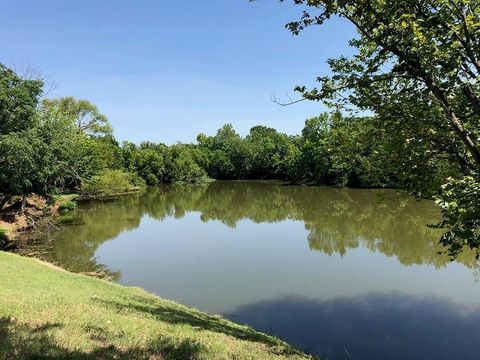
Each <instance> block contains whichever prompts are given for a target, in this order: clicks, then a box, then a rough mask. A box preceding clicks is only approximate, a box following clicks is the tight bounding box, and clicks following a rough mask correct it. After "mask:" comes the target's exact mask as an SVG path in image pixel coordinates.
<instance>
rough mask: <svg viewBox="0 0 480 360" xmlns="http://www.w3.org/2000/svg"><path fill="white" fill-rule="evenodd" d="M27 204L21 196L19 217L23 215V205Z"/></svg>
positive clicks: (23, 196) (25, 198)
mask: <svg viewBox="0 0 480 360" xmlns="http://www.w3.org/2000/svg"><path fill="white" fill-rule="evenodd" d="M26 204H27V197H26V196H25V195H22V200H21V202H20V216H23V215H25V205H26Z"/></svg>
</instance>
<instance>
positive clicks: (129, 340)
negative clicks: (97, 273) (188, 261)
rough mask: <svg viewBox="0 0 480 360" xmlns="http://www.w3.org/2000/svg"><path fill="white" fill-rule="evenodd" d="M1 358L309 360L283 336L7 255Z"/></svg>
mask: <svg viewBox="0 0 480 360" xmlns="http://www.w3.org/2000/svg"><path fill="white" fill-rule="evenodd" d="M0 274H1V280H0V359H31V358H35V359H41V358H48V359H192V360H193V359H309V357H308V356H306V355H303V354H302V353H299V352H297V351H296V350H294V349H293V348H291V347H290V346H288V345H287V344H285V343H284V342H282V341H280V340H279V339H276V338H273V337H270V336H267V335H265V334H262V333H259V332H256V331H254V330H252V329H251V328H249V327H246V326H241V325H237V324H234V323H232V322H230V321H227V320H225V319H223V318H221V317H217V316H211V315H207V314H205V313H202V312H200V311H198V310H195V309H192V308H188V307H186V306H183V305H180V304H177V303H175V302H171V301H167V300H163V299H161V298H158V297H156V296H154V295H151V294H149V293H147V292H146V291H144V290H142V289H138V288H127V287H122V286H120V285H117V284H113V283H109V282H106V281H103V280H98V279H94V278H90V277H86V276H83V275H78V274H72V273H69V272H66V271H63V270H60V269H58V268H55V267H53V266H51V265H49V264H46V263H42V262H40V261H37V260H34V259H29V258H24V257H20V256H18V255H15V254H10V253H5V252H0Z"/></svg>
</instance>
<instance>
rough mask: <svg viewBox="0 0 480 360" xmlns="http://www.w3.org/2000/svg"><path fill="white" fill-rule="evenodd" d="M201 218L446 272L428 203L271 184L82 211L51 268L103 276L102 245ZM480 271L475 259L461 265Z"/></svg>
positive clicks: (156, 196) (179, 188)
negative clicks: (144, 222)
mask: <svg viewBox="0 0 480 360" xmlns="http://www.w3.org/2000/svg"><path fill="white" fill-rule="evenodd" d="M191 211H196V212H200V214H201V215H200V216H201V219H202V221H204V222H208V221H210V220H219V221H221V222H222V223H224V224H226V225H227V226H229V227H232V228H234V227H235V226H236V224H237V222H238V221H240V220H242V219H250V220H251V221H253V222H255V223H264V222H269V223H271V222H278V221H283V220H287V219H290V220H299V221H303V222H304V223H305V228H306V229H307V230H308V231H309V235H308V242H309V245H310V248H311V249H314V250H318V251H322V252H324V253H326V254H329V255H331V254H334V253H339V254H341V255H343V254H345V253H346V252H347V251H348V249H353V248H357V247H360V246H364V247H367V248H368V249H370V250H371V251H379V252H381V253H384V254H385V255H387V256H396V257H397V258H398V259H399V261H400V262H401V263H402V264H405V265H410V264H431V265H435V266H444V265H445V264H447V263H448V261H449V260H448V258H447V257H444V256H439V255H438V254H437V252H438V251H440V250H442V248H441V246H440V245H439V244H438V239H439V233H438V231H435V230H432V229H430V228H428V227H427V226H426V224H431V223H435V222H436V221H437V219H438V212H437V209H436V207H435V205H434V204H433V203H432V202H429V201H417V200H416V199H414V198H412V197H406V196H402V195H398V194H397V193H396V192H395V191H390V190H358V189H336V188H324V187H302V186H284V185H281V184H272V183H267V182H214V183H210V184H202V185H197V186H193V185H165V186H160V187H158V188H155V189H151V190H149V191H147V192H145V193H143V194H137V195H132V196H127V197H122V198H119V199H117V200H115V201H110V202H96V203H89V204H86V205H84V206H82V207H81V211H79V212H78V214H77V215H76V216H75V217H74V219H73V220H72V221H71V223H70V225H68V226H66V227H65V229H63V230H62V231H61V232H60V233H57V234H53V235H49V237H50V238H51V237H52V236H55V239H54V241H51V246H52V247H53V248H52V249H51V251H49V252H50V253H51V255H50V257H51V258H50V259H49V260H53V261H55V262H57V263H60V264H63V265H64V266H66V267H67V268H68V269H69V270H72V271H97V270H98V266H100V265H98V264H97V263H96V261H95V258H94V256H95V252H96V250H97V248H98V247H99V245H100V244H102V243H103V242H105V241H107V240H109V239H113V238H115V237H116V236H118V235H119V234H120V233H122V232H124V231H129V230H132V229H135V228H137V227H138V226H139V225H140V220H141V218H142V217H143V216H149V217H151V218H153V219H157V220H162V219H164V218H166V217H175V218H182V217H183V216H185V214H186V213H188V212H191ZM459 261H461V262H462V263H464V264H466V265H467V266H473V264H474V263H475V262H474V258H473V256H471V255H470V254H464V255H463V257H461V258H460V259H459Z"/></svg>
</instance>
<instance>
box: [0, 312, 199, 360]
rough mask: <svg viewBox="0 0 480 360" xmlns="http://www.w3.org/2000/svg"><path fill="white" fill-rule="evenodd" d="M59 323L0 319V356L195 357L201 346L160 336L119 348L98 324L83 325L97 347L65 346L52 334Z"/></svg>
mask: <svg viewBox="0 0 480 360" xmlns="http://www.w3.org/2000/svg"><path fill="white" fill-rule="evenodd" d="M62 327H63V325H62V324H59V323H45V324H42V325H37V326H30V325H27V324H22V323H19V322H17V321H16V320H14V319H11V318H0V359H1V360H4V359H5V360H7V359H8V360H10V359H54V360H57V359H58V360H60V359H87V360H90V359H92V360H93V359H102V360H103V359H149V360H154V359H165V360H180V359H181V360H184V359H185V360H195V359H197V358H198V354H199V353H200V352H201V350H202V348H203V347H202V345H200V344H197V343H195V342H194V341H192V340H184V341H182V342H181V343H180V344H173V343H171V342H169V341H168V340H166V339H163V338H159V339H157V340H155V341H152V342H151V343H149V344H148V345H147V346H145V347H133V348H119V347H117V346H115V345H112V344H108V342H107V339H108V335H109V334H108V333H107V331H106V330H104V329H102V328H100V327H97V326H95V327H91V328H85V330H86V332H87V333H89V334H90V339H91V340H93V341H94V342H95V344H97V346H96V347H95V348H94V349H93V350H92V351H90V352H83V351H79V350H71V349H66V348H64V347H62V346H60V345H59V344H58V343H57V342H56V341H55V339H54V337H53V335H52V334H53V331H56V330H60V329H61V328H62Z"/></svg>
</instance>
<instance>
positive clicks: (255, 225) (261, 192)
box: [30, 181, 480, 360]
mask: <svg viewBox="0 0 480 360" xmlns="http://www.w3.org/2000/svg"><path fill="white" fill-rule="evenodd" d="M438 218H439V214H438V210H437V208H436V206H435V204H434V203H433V202H431V201H426V200H424V201H418V200H416V199H414V198H412V197H408V196H405V195H403V194H401V193H397V192H396V191H393V190H360V189H337V188H325V187H302V186H289V185H285V184H282V183H277V182H261V181H245V182H213V183H209V184H202V185H164V186H160V187H158V188H155V189H151V190H149V191H147V192H145V193H143V194H136V195H133V196H127V197H122V198H119V199H117V200H115V201H109V202H92V203H87V204H83V205H81V206H80V209H79V211H78V212H77V214H76V215H74V216H73V217H72V218H71V219H69V221H68V222H65V224H64V227H63V228H62V229H61V230H56V231H52V232H50V233H47V234H46V235H45V237H44V238H43V239H42V241H41V242H40V243H39V244H41V246H40V245H39V244H37V246H38V248H39V249H40V248H41V249H42V250H41V251H42V252H43V255H44V256H45V257H47V259H48V260H50V261H52V262H55V263H58V264H61V265H62V266H63V267H65V268H67V269H68V270H71V271H76V272H95V273H103V274H107V275H109V276H111V277H113V278H114V279H115V280H116V281H118V282H119V283H121V284H124V285H129V286H139V287H143V288H145V289H147V290H149V291H151V292H154V293H156V294H158V295H160V296H162V297H166V298H169V299H173V300H177V301H179V302H182V303H184V304H187V305H191V306H194V307H197V308H199V309H201V310H205V311H208V312H210V313H218V314H223V315H224V316H226V317H228V318H230V319H232V320H234V321H237V322H241V323H246V324H249V325H251V326H252V327H254V328H256V329H258V330H261V331H264V332H267V333H270V334H274V335H276V336H279V337H280V338H282V339H284V340H286V341H288V342H290V343H291V344H293V345H294V346H296V347H297V348H299V349H300V350H304V351H306V352H309V353H311V354H316V355H326V356H328V359H333V360H336V359H369V360H372V359H411V360H412V359H435V360H438V359H478V358H479V357H480V355H479V354H480V341H479V336H480V284H479V283H477V281H476V280H477V273H476V268H477V263H476V261H475V259H474V257H473V256H472V254H469V253H465V254H462V255H461V256H460V258H459V259H458V260H457V261H455V262H450V261H449V259H448V257H446V256H444V255H439V254H438V252H439V251H440V250H442V248H441V247H440V245H438V238H439V232H438V230H433V229H431V228H429V227H428V226H427V224H433V223H435V222H437V221H438ZM31 246H33V245H31ZM30 251H32V249H30ZM38 251H40V250H38Z"/></svg>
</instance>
